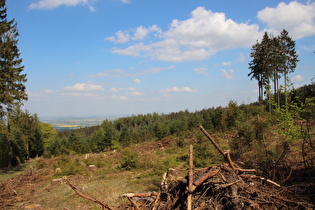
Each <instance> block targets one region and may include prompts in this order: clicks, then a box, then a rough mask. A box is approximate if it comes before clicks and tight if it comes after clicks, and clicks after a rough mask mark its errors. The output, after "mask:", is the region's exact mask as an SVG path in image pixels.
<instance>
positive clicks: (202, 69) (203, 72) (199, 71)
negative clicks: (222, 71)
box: [193, 66, 208, 76]
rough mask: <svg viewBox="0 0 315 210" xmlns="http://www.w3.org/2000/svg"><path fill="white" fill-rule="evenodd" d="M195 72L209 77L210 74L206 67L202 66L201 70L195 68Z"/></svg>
mask: <svg viewBox="0 0 315 210" xmlns="http://www.w3.org/2000/svg"><path fill="white" fill-rule="evenodd" d="M193 71H194V72H196V73H197V74H204V75H206V76H208V73H207V71H208V68H207V67H205V66H201V67H199V68H194V69H193Z"/></svg>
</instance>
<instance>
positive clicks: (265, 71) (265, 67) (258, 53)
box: [248, 32, 271, 103]
mask: <svg viewBox="0 0 315 210" xmlns="http://www.w3.org/2000/svg"><path fill="white" fill-rule="evenodd" d="M270 43H271V39H270V37H269V35H268V33H267V32H265V34H264V36H263V39H262V41H261V42H257V43H256V44H254V45H253V47H252V52H251V53H250V57H252V58H253V60H251V61H250V63H249V69H250V71H251V72H250V73H249V74H248V76H249V77H250V79H251V80H252V79H256V80H257V81H258V89H259V91H258V94H259V96H258V101H259V103H261V102H262V100H263V93H264V88H265V87H266V86H269V83H270V81H269V78H270V75H271V71H270V60H271V58H270V50H269V48H270V46H271V44H270Z"/></svg>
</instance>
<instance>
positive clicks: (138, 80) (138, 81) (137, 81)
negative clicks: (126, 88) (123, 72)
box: [133, 78, 141, 84]
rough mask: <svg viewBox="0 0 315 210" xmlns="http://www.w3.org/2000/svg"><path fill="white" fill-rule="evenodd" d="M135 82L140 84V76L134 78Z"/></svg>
mask: <svg viewBox="0 0 315 210" xmlns="http://www.w3.org/2000/svg"><path fill="white" fill-rule="evenodd" d="M133 82H134V83H136V84H140V83H141V80H140V79H139V78H137V79H134V80H133Z"/></svg>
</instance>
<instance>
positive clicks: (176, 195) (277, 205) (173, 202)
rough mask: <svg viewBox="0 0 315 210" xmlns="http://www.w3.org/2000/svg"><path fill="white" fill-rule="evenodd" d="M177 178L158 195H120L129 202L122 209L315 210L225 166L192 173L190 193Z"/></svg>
mask: <svg viewBox="0 0 315 210" xmlns="http://www.w3.org/2000/svg"><path fill="white" fill-rule="evenodd" d="M173 172H174V170H172V173H173ZM181 173H183V172H182V171H178V172H177V174H178V175H179V174H181ZM186 173H187V171H186ZM178 177H180V176H173V175H171V174H169V175H168V179H169V181H168V184H167V189H165V191H163V190H161V192H160V193H151V194H149V193H137V194H129V195H128V194H125V195H123V196H125V197H129V198H128V199H129V200H130V201H131V203H130V205H129V206H128V207H127V206H125V209H163V210H164V209H165V210H166V209H196V210H197V209H198V210H201V209H314V205H313V204H312V203H310V201H308V200H306V199H303V198H301V197H298V196H297V195H295V194H294V193H293V192H291V191H289V190H287V189H286V188H285V187H282V186H280V185H278V184H277V183H275V182H272V181H271V180H268V179H265V178H263V177H260V176H257V175H255V174H253V173H251V174H248V172H241V173H239V174H237V173H235V171H234V170H233V169H232V168H231V167H230V166H229V165H227V164H222V165H220V166H213V167H209V168H207V169H203V170H200V171H197V172H196V173H194V181H193V190H192V191H191V192H190V191H189V188H188V185H189V179H188V177H186V178H183V179H179V180H178V179H177V178H178ZM206 177H208V178H206ZM205 178H206V179H205ZM204 179H205V180H204ZM202 180H204V181H202ZM162 182H163V181H162ZM200 182H202V183H200ZM197 185H198V186H197ZM136 196H137V197H136ZM190 196H191V201H189V197H190Z"/></svg>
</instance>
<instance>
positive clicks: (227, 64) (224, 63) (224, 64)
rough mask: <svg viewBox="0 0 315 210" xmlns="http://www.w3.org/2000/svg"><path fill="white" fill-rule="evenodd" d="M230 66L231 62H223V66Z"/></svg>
mask: <svg viewBox="0 0 315 210" xmlns="http://www.w3.org/2000/svg"><path fill="white" fill-rule="evenodd" d="M230 65H232V62H231V61H227V62H222V66H230Z"/></svg>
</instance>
